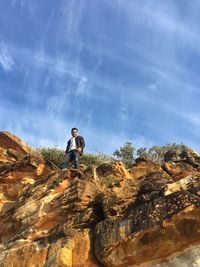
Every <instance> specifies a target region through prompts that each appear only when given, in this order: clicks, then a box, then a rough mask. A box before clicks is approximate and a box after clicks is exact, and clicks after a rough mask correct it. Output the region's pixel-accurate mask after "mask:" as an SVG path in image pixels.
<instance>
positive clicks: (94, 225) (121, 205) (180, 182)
mask: <svg viewBox="0 0 200 267" xmlns="http://www.w3.org/2000/svg"><path fill="white" fill-rule="evenodd" d="M0 152H1V153H0V267H12V266H13V267H14V266H15V267H29V266H30V267H31V266H37V267H40V266H41V267H42V266H44V267H48V266H49V267H50V266H51V267H53V266H55V267H56V266H63V267H64V266H66V267H69V266H71V267H72V266H73V267H84V266H85V267H90V266H91V267H93V266H94V267H96V266H108V267H112V266H116V267H123V266H124V267H126V266H140V267H147V266H148V267H152V266H163V267H165V266H174V267H175V266H176V267H177V266H178V267H179V266H180V267H182V266H188V267H189V266H196V267H198V266H200V253H199V246H200V168H199V163H200V156H199V155H198V154H197V153H195V152H194V151H193V150H191V149H188V150H187V148H186V149H185V152H184V151H178V152H177V153H174V152H173V153H171V154H170V152H168V154H167V155H166V157H165V162H164V163H163V164H162V165H159V164H156V163H153V162H150V161H146V160H143V159H140V160H138V161H137V163H136V164H135V165H134V166H133V168H131V169H130V170H126V169H125V167H124V166H123V164H122V163H121V162H113V163H112V164H103V165H101V166H99V167H98V168H96V167H95V166H89V167H86V166H82V168H81V169H80V170H75V169H68V170H60V169H58V168H57V167H56V166H54V165H53V164H51V163H46V162H45V161H44V159H43V158H42V156H41V155H40V154H39V153H38V152H37V151H36V150H34V149H33V148H31V147H30V146H28V145H27V144H25V143H24V142H23V141H21V140H20V139H19V138H17V137H16V136H14V135H13V134H11V133H8V132H0Z"/></svg>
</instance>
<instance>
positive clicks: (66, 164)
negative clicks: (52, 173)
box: [62, 152, 72, 169]
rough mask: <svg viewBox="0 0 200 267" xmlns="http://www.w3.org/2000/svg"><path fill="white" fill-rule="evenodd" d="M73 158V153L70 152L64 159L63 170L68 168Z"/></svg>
mask: <svg viewBox="0 0 200 267" xmlns="http://www.w3.org/2000/svg"><path fill="white" fill-rule="evenodd" d="M71 158H72V153H71V152H69V153H68V154H67V155H66V157H65V158H64V161H63V164H62V169H65V168H67V167H68V164H69V163H70V161H71Z"/></svg>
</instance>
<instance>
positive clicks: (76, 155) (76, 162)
mask: <svg viewBox="0 0 200 267" xmlns="http://www.w3.org/2000/svg"><path fill="white" fill-rule="evenodd" d="M79 161H80V154H79V153H78V152H76V151H74V167H75V169H79Z"/></svg>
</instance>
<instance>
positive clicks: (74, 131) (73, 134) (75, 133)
mask: <svg viewBox="0 0 200 267" xmlns="http://www.w3.org/2000/svg"><path fill="white" fill-rule="evenodd" d="M71 134H72V136H73V137H76V136H77V135H78V129H77V128H75V127H74V128H72V129H71Z"/></svg>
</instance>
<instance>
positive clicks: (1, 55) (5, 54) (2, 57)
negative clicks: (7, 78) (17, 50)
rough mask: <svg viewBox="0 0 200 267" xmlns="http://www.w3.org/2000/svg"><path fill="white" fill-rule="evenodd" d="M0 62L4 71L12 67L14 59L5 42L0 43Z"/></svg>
mask: <svg viewBox="0 0 200 267" xmlns="http://www.w3.org/2000/svg"><path fill="white" fill-rule="evenodd" d="M0 64H1V66H2V67H3V69H4V70H5V71H11V70H12V69H13V67H14V60H13V59H12V57H11V55H10V53H9V51H8V48H7V45H6V44H5V43H1V45H0Z"/></svg>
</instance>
